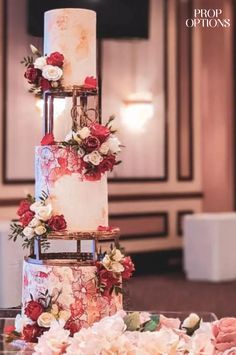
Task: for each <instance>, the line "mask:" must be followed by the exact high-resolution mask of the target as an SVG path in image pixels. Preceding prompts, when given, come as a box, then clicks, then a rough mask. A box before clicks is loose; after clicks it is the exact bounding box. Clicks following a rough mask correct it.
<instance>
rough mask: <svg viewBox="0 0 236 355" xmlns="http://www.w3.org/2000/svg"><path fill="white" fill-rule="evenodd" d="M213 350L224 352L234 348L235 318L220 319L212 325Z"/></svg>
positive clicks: (235, 344)
mask: <svg viewBox="0 0 236 355" xmlns="http://www.w3.org/2000/svg"><path fill="white" fill-rule="evenodd" d="M212 331H213V334H214V336H215V348H216V349H217V350H218V351H225V350H228V349H230V348H232V347H236V318H222V319H220V320H219V321H216V322H215V323H214V324H213V328H212Z"/></svg>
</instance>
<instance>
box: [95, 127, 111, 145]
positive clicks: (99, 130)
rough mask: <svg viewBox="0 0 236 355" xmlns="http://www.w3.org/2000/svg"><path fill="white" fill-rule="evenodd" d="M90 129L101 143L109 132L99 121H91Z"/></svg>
mask: <svg viewBox="0 0 236 355" xmlns="http://www.w3.org/2000/svg"><path fill="white" fill-rule="evenodd" d="M90 130H91V133H92V135H93V136H95V137H97V138H98V139H99V141H100V142H101V143H103V142H104V141H105V140H106V139H107V137H108V136H109V135H110V133H111V132H110V131H109V129H108V128H107V127H105V126H102V125H101V124H99V123H92V124H91V125H90Z"/></svg>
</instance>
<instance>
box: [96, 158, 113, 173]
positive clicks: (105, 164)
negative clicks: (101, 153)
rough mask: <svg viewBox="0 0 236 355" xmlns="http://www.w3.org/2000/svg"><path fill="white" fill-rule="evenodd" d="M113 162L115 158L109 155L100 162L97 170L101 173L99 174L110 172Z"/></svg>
mask: <svg viewBox="0 0 236 355" xmlns="http://www.w3.org/2000/svg"><path fill="white" fill-rule="evenodd" d="M115 162H116V158H115V156H114V155H112V154H110V155H108V156H107V157H105V158H104V159H103V160H102V161H101V163H100V164H99V170H100V171H101V173H105V172H106V171H112V169H113V166H114V165H115Z"/></svg>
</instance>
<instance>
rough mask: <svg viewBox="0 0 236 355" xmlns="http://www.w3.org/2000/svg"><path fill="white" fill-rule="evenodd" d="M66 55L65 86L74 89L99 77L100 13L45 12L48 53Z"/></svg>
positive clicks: (56, 10)
mask: <svg viewBox="0 0 236 355" xmlns="http://www.w3.org/2000/svg"><path fill="white" fill-rule="evenodd" d="M53 52H60V53H62V54H63V55H64V58H65V61H64V66H63V81H62V85H63V86H64V87H65V88H69V89H71V88H72V87H73V86H75V85H76V86H80V85H83V84H84V80H85V78H86V77H91V76H94V77H96V13H95V12H94V11H92V10H86V9H55V10H50V11H47V12H45V19H44V54H50V53H53Z"/></svg>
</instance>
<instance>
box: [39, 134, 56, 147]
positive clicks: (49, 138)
mask: <svg viewBox="0 0 236 355" xmlns="http://www.w3.org/2000/svg"><path fill="white" fill-rule="evenodd" d="M53 144H55V140H54V136H53V134H52V133H46V134H45V136H44V137H43V139H42V140H41V145H53Z"/></svg>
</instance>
